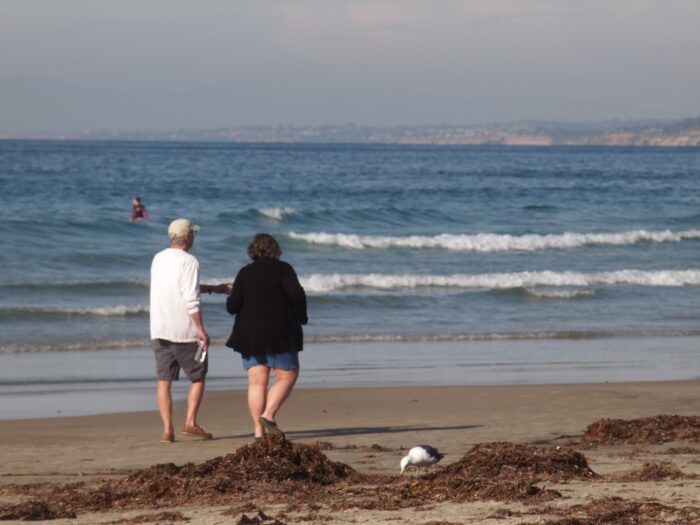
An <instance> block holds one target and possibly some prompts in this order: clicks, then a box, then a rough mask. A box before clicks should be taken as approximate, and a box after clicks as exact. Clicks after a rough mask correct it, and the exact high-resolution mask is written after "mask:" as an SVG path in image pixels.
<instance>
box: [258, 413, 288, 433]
mask: <svg viewBox="0 0 700 525" xmlns="http://www.w3.org/2000/svg"><path fill="white" fill-rule="evenodd" d="M258 421H260V424H261V425H262V426H263V428H264V429H265V432H269V433H270V434H274V435H276V436H282V437H285V436H284V432H282V431H281V430H280V428H279V427H278V426H277V423H275V422H274V421H270V420H269V419H267V418H266V417H262V416H260V417H259V418H258Z"/></svg>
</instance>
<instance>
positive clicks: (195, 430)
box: [182, 425, 212, 439]
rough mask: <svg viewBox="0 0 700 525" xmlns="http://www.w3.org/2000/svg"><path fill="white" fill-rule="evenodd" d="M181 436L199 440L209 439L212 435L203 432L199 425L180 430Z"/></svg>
mask: <svg viewBox="0 0 700 525" xmlns="http://www.w3.org/2000/svg"><path fill="white" fill-rule="evenodd" d="M182 435H183V436H189V437H193V438H199V439H211V438H212V435H211V434H210V433H209V432H207V431H206V430H204V429H203V428H202V427H200V426H199V425H194V426H192V427H185V428H183V429H182Z"/></svg>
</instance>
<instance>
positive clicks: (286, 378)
mask: <svg viewBox="0 0 700 525" xmlns="http://www.w3.org/2000/svg"><path fill="white" fill-rule="evenodd" d="M298 377H299V370H282V369H281V368H275V384H274V385H272V387H271V388H270V391H269V392H268V393H267V403H266V405H265V410H264V411H263V413H262V416H263V417H264V418H265V419H269V420H270V421H274V420H275V415H276V414H277V412H278V411H279V409H280V407H281V406H282V404H283V403H284V402H285V401H286V399H287V398H288V397H289V394H291V393H292V388H294V383H296V381H297V378H298Z"/></svg>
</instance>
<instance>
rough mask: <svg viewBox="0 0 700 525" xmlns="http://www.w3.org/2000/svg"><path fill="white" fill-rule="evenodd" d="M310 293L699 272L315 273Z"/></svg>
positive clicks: (614, 281)
mask: <svg viewBox="0 0 700 525" xmlns="http://www.w3.org/2000/svg"><path fill="white" fill-rule="evenodd" d="M300 281H301V284H302V286H303V287H304V288H305V289H306V291H308V292H312V293H314V292H315V293H329V292H333V291H337V290H343V289H348V288H376V289H384V290H394V289H415V288H425V287H436V288H463V289H475V290H504V289H509V288H533V287H537V286H550V287H558V286H569V287H571V286H580V287H586V286H595V285H599V286H613V285H637V286H698V285H700V270H698V269H692V270H652V271H649V270H619V271H614V272H597V273H581V272H553V271H543V272H514V273H485V274H452V275H419V274H380V273H370V274H340V273H335V274H312V275H309V276H306V277H302V278H301V279H300Z"/></svg>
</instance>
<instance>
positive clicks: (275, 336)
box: [226, 257, 308, 357]
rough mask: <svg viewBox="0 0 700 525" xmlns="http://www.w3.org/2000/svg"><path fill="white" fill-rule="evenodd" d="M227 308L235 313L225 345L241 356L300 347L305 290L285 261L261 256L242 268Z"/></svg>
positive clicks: (304, 317)
mask: <svg viewBox="0 0 700 525" xmlns="http://www.w3.org/2000/svg"><path fill="white" fill-rule="evenodd" d="M226 310H227V311H228V313H230V314H232V315H235V316H236V320H235V322H234V324H233V332H232V333H231V336H230V337H229V338H228V341H227V342H226V346H228V347H230V348H233V349H234V350H235V351H236V352H240V353H241V354H242V355H243V357H250V356H252V355H256V354H280V353H283V352H299V351H301V350H302V349H303V346H304V333H303V331H302V329H301V325H304V324H306V323H307V322H308V318H307V316H306V294H305V293H304V289H303V288H302V287H301V284H299V279H298V278H297V274H296V273H295V272H294V269H293V268H292V267H291V265H289V264H287V263H286V262H283V261H280V260H277V259H273V258H269V257H260V258H258V259H256V260H254V261H253V262H252V263H250V264H249V265H247V266H244V267H243V268H241V270H240V271H239V272H238V275H237V276H236V280H235V281H234V283H233V289H232V290H231V295H230V296H229V297H228V299H227V300H226Z"/></svg>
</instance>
